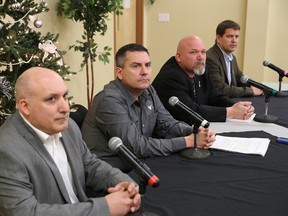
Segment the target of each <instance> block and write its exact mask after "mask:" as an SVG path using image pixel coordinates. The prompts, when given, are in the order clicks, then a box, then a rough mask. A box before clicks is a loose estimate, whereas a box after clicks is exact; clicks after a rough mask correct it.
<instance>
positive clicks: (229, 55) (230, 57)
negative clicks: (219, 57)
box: [217, 44, 233, 61]
mask: <svg viewBox="0 0 288 216" xmlns="http://www.w3.org/2000/svg"><path fill="white" fill-rule="evenodd" d="M217 46H218V47H219V49H220V50H221V52H222V53H223V56H224V59H225V60H226V61H232V60H233V55H232V53H230V54H227V53H225V52H224V51H223V50H222V49H221V47H220V46H219V45H218V44H217Z"/></svg>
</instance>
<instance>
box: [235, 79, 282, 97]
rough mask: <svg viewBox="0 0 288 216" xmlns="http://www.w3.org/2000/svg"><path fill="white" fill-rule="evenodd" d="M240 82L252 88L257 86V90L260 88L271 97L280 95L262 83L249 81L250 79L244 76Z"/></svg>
mask: <svg viewBox="0 0 288 216" xmlns="http://www.w3.org/2000/svg"><path fill="white" fill-rule="evenodd" d="M240 81H241V82H242V83H243V84H250V85H252V86H255V87H256V88H259V89H261V90H263V91H264V92H267V93H269V94H270V95H273V96H277V95H278V93H279V92H278V91H276V90H274V89H272V88H270V87H268V86H266V85H264V84H262V83H259V82H256V81H254V80H251V79H249V77H247V76H245V75H243V76H241V77H240Z"/></svg>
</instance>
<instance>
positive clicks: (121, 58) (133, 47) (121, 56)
mask: <svg viewBox="0 0 288 216" xmlns="http://www.w3.org/2000/svg"><path fill="white" fill-rule="evenodd" d="M127 52H146V53H147V54H148V55H149V52H148V49H146V48H145V47H144V46H143V45H141V44H137V43H130V44H127V45H125V46H123V47H121V48H120V49H119V50H118V51H117V53H116V55H115V62H116V66H117V67H121V68H123V67H124V64H125V57H126V53H127Z"/></svg>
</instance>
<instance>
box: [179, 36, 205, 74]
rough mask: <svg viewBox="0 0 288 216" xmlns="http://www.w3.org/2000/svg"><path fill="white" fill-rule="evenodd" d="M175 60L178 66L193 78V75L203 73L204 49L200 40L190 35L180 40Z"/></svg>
mask: <svg viewBox="0 0 288 216" xmlns="http://www.w3.org/2000/svg"><path fill="white" fill-rule="evenodd" d="M175 59H176V61H177V63H178V65H179V66H180V67H181V68H182V69H183V70H184V71H185V72H186V73H187V74H188V76H189V77H191V78H193V77H194V74H197V75H202V74H203V73H204V72H205V63H206V48H205V45H204V42H203V40H202V39H201V38H199V37H197V36H194V35H190V36H187V37H184V38H182V39H181V40H180V41H179V43H178V47H177V52H176V55H175Z"/></svg>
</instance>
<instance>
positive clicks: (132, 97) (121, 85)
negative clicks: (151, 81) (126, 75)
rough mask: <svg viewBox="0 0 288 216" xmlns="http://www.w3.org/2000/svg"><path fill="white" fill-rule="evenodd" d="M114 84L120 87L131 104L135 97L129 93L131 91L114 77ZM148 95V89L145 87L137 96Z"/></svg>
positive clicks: (145, 96)
mask: <svg viewBox="0 0 288 216" xmlns="http://www.w3.org/2000/svg"><path fill="white" fill-rule="evenodd" d="M115 85H116V86H117V87H118V88H119V89H120V91H121V92H122V94H123V95H124V97H125V98H126V100H127V101H128V103H129V104H130V105H131V104H133V103H135V101H136V98H135V97H134V96H133V95H132V94H131V92H130V91H129V90H128V89H127V88H126V86H125V85H124V84H123V83H122V82H121V80H119V79H118V78H116V79H115ZM147 97H148V90H147V89H145V90H144V91H143V93H142V94H141V95H140V96H139V98H147Z"/></svg>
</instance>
